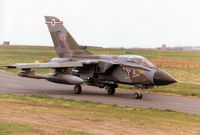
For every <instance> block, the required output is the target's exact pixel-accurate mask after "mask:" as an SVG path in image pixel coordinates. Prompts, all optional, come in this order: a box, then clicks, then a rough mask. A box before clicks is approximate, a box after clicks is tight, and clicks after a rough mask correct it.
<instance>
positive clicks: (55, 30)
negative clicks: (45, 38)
mask: <svg viewBox="0 0 200 135" xmlns="http://www.w3.org/2000/svg"><path fill="white" fill-rule="evenodd" d="M45 20H46V24H47V26H48V28H49V32H50V34H51V38H52V40H53V43H54V47H55V49H56V52H57V54H58V56H59V57H61V58H63V57H69V55H76V54H77V55H91V54H92V53H90V52H88V51H87V50H86V48H87V47H86V46H80V45H78V43H77V42H76V41H75V40H74V38H73V37H72V36H71V34H70V33H69V32H68V31H67V30H66V29H65V27H64V26H63V22H62V21H60V20H59V19H58V18H56V17H54V16H45Z"/></svg>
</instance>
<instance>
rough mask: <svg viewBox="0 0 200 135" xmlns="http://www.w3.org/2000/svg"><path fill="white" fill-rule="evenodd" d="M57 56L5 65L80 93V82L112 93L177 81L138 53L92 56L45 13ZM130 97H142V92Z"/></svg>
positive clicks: (22, 74) (23, 75)
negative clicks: (47, 70)
mask: <svg viewBox="0 0 200 135" xmlns="http://www.w3.org/2000/svg"><path fill="white" fill-rule="evenodd" d="M45 20H46V24H47V26H48V29H49V31H50V34H51V37H52V40H53V44H54V47H55V50H56V52H57V55H58V58H52V59H51V60H50V61H49V62H47V63H16V64H15V65H5V66H4V67H8V68H21V69H22V72H19V73H18V75H19V76H22V77H29V78H36V79H46V80H48V81H51V82H54V83H61V84H68V85H75V87H74V93H75V94H81V91H82V87H81V84H82V83H83V82H85V84H87V85H92V86H96V87H99V88H106V89H107V92H108V95H113V94H114V93H115V88H117V87H118V85H117V84H118V83H121V84H129V85H133V86H135V88H137V89H140V88H145V89H147V88H152V87H154V86H161V85H169V84H172V83H175V82H176V80H175V79H174V78H173V77H172V76H171V75H170V74H168V73H167V72H165V71H163V70H161V69H159V68H157V67H156V66H155V65H153V64H152V63H151V62H150V61H149V60H147V59H146V58H144V57H142V56H138V55H93V54H92V53H90V52H88V51H87V49H86V48H87V47H86V46H80V45H79V44H78V43H77V42H76V41H75V40H74V38H73V37H72V36H71V34H70V33H69V32H68V31H67V30H66V29H65V27H64V26H63V22H62V21H60V20H59V19H58V18H56V17H53V16H45ZM36 68H52V69H54V70H55V73H50V74H46V75H41V74H37V73H36V72H35V71H34V70H32V69H36ZM133 97H134V98H135V99H142V93H141V92H136V93H134V95H133Z"/></svg>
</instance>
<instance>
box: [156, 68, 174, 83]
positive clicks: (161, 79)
mask: <svg viewBox="0 0 200 135" xmlns="http://www.w3.org/2000/svg"><path fill="white" fill-rule="evenodd" d="M153 80H154V83H155V85H168V84H172V83H176V82H177V81H176V79H175V78H174V77H173V76H171V75H170V74H169V73H167V72H165V71H163V70H160V69H158V70H157V71H156V72H155V74H154V77H153Z"/></svg>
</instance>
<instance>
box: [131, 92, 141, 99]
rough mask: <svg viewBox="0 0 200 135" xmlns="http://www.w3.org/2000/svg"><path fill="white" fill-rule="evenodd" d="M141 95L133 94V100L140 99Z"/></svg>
mask: <svg viewBox="0 0 200 135" xmlns="http://www.w3.org/2000/svg"><path fill="white" fill-rule="evenodd" d="M142 97H143V95H142V94H141V93H134V94H133V98H134V99H142Z"/></svg>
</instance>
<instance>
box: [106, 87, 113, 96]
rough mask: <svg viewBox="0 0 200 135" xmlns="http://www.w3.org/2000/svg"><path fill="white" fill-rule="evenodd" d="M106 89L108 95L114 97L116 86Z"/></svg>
mask: <svg viewBox="0 0 200 135" xmlns="http://www.w3.org/2000/svg"><path fill="white" fill-rule="evenodd" d="M106 89H107V92H108V95H114V94H115V86H113V85H110V86H107V88H106Z"/></svg>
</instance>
